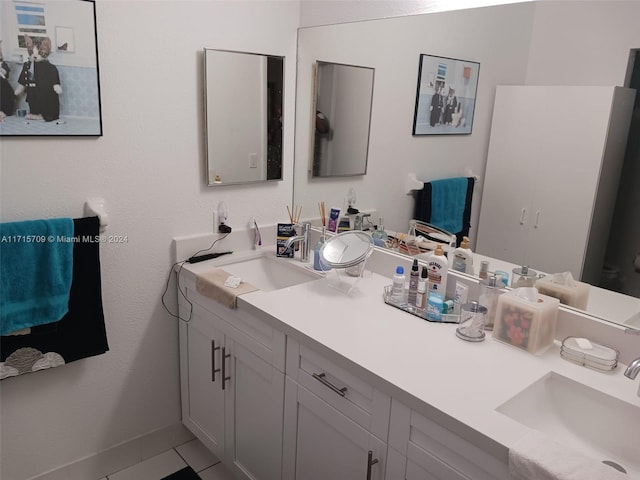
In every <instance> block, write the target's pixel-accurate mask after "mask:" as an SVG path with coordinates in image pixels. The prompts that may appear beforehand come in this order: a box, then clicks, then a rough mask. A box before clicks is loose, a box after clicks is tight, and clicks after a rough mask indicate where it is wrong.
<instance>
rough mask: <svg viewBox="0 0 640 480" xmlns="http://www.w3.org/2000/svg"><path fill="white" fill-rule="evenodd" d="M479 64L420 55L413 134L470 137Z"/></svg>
mask: <svg viewBox="0 0 640 480" xmlns="http://www.w3.org/2000/svg"><path fill="white" fill-rule="evenodd" d="M479 73H480V64H479V63H478V62H472V61H469V60H456V59H454V58H447V57H437V56H434V55H426V54H421V55H420V63H419V68H418V88H417V92H416V108H415V112H414V116H413V135H469V134H470V133H471V128H472V126H473V114H474V112H475V107H476V91H477V89H478V76H479Z"/></svg>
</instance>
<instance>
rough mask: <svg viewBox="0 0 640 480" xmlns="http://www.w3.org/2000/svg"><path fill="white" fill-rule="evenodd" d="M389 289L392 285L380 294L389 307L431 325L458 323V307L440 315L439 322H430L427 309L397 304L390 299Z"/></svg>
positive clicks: (403, 303)
mask: <svg viewBox="0 0 640 480" xmlns="http://www.w3.org/2000/svg"><path fill="white" fill-rule="evenodd" d="M391 288H392V285H388V286H386V287H384V292H383V294H382V298H383V299H384V303H386V304H387V305H391V306H392V307H395V308H398V309H400V310H402V311H403V312H407V313H410V314H411V315H414V316H416V317H419V318H421V319H422V320H426V321H427V322H431V323H460V307H459V306H458V305H454V307H453V312H452V313H443V314H442V315H441V319H440V320H431V319H429V318H427V309H426V308H418V307H416V306H414V305H410V304H408V303H407V302H402V303H398V302H396V301H395V300H393V299H392V298H391Z"/></svg>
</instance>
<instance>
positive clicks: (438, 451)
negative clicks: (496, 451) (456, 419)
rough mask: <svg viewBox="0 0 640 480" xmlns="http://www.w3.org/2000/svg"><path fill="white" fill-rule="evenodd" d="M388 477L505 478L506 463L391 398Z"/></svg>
mask: <svg viewBox="0 0 640 480" xmlns="http://www.w3.org/2000/svg"><path fill="white" fill-rule="evenodd" d="M387 478H388V479H389V480H391V479H393V480H432V479H433V480H435V479H447V480H502V479H504V480H507V479H509V478H510V476H509V471H508V467H507V463H506V458H505V461H504V462H501V461H499V460H498V459H497V458H495V457H493V456H491V455H489V454H488V453H487V452H485V451H484V450H481V449H480V448H478V447H477V446H475V445H473V444H471V443H470V442H469V441H468V440H466V439H465V438H463V437H461V436H458V435H456V434H455V433H453V432H452V431H450V430H448V429H446V428H444V427H443V426H441V425H439V424H438V423H436V422H434V421H433V420H430V419H429V418H427V417H425V416H423V415H421V414H419V413H418V412H416V411H414V410H412V409H410V408H409V407H407V406H405V405H403V404H402V403H400V402H398V401H397V400H395V399H394V400H393V403H392V407H391V421H390V427H389V451H388V455H387Z"/></svg>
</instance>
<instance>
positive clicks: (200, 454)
mask: <svg viewBox="0 0 640 480" xmlns="http://www.w3.org/2000/svg"><path fill="white" fill-rule="evenodd" d="M187 465H189V466H190V467H191V468H193V469H194V470H195V471H196V472H197V473H198V476H199V477H200V478H201V479H202V480H233V476H232V475H231V473H229V471H228V470H227V469H226V468H225V467H224V465H222V463H221V462H220V460H218V458H217V457H216V456H215V455H214V454H212V453H211V452H210V451H209V450H207V448H206V447H205V446H204V445H203V444H202V443H201V442H200V440H198V439H195V440H191V441H189V442H187V443H184V444H182V445H179V446H177V447H175V448H172V449H171V450H167V451H166V452H163V453H161V454H160V455H156V456H155V457H151V458H149V459H147V460H145V461H143V462H141V463H138V464H136V465H133V466H131V467H129V468H125V469H124V470H120V471H119V472H115V473H113V474H111V475H107V476H106V477H105V478H102V479H100V480H160V479H161V478H164V477H166V476H167V475H171V474H172V473H174V472H177V471H178V470H181V469H183V468H184V467H186V466H187Z"/></svg>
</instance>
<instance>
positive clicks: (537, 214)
mask: <svg viewBox="0 0 640 480" xmlns="http://www.w3.org/2000/svg"><path fill="white" fill-rule="evenodd" d="M541 213H542V212H540V210H537V211H536V223H534V224H533V228H538V224H539V223H540V214H541Z"/></svg>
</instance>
